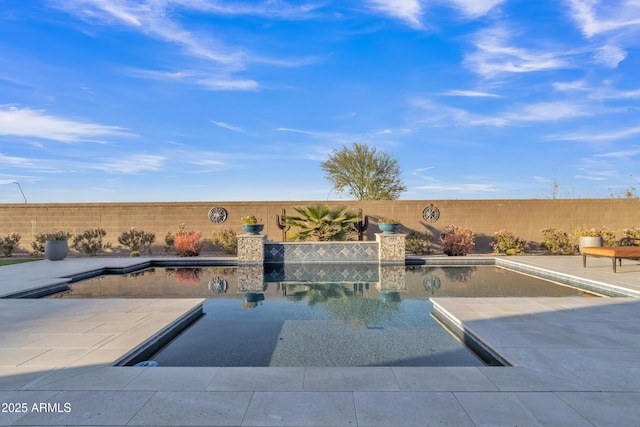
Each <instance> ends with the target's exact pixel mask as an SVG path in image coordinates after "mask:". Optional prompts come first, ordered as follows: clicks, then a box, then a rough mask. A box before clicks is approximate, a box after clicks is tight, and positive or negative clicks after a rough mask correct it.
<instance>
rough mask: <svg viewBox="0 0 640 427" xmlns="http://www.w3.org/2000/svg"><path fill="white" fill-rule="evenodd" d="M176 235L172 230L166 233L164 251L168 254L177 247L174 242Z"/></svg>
mask: <svg viewBox="0 0 640 427" xmlns="http://www.w3.org/2000/svg"><path fill="white" fill-rule="evenodd" d="M175 240H176V236H174V235H173V234H172V233H171V231H167V234H165V235H164V253H165V254H168V253H171V252H173V251H174V250H175V249H174V247H173V244H174V243H175Z"/></svg>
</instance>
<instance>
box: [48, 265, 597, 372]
mask: <svg viewBox="0 0 640 427" xmlns="http://www.w3.org/2000/svg"><path fill="white" fill-rule="evenodd" d="M443 296H450V297H488V296H492V297H496V296H499V297H524V296H527V297H536V296H552V297H561V296H562V297H566V296H576V297H579V296H591V295H589V294H586V293H585V292H583V291H580V290H578V289H575V288H571V287H567V286H562V285H558V284H555V283H552V282H549V281H545V280H541V279H537V278H533V277H530V276H525V275H521V274H518V273H515V272H512V271H509V270H505V269H502V268H498V267H494V266H477V267H404V266H401V267H379V266H374V267H373V268H372V266H353V265H351V266H341V265H338V266H336V265H332V266H328V265H316V266H297V267H291V266H287V267H285V268H284V269H283V268H270V267H267V268H266V269H263V268H262V267H260V268H258V269H257V270H256V268H254V267H249V268H243V267H200V268H151V269H147V270H144V271H140V272H138V273H133V274H129V275H126V276H102V277H100V278H95V279H90V280H86V281H83V282H78V283H75V284H72V285H71V286H70V289H69V291H67V292H64V293H62V294H57V295H55V296H53V297H59V298H206V301H205V302H204V304H203V310H204V313H205V314H204V316H203V317H201V318H200V319H199V320H198V321H197V322H195V323H194V324H193V325H192V326H190V327H189V328H188V329H186V330H185V331H184V332H183V333H182V334H181V335H179V336H178V337H177V338H176V339H174V340H173V341H172V342H171V343H169V344H168V345H167V346H165V347H164V348H163V349H162V350H161V351H159V352H158V353H157V354H156V355H154V356H153V357H152V359H153V360H155V361H156V362H158V364H159V365H160V366H305V367H311V366H481V365H484V363H483V362H482V361H481V360H480V359H478V358H477V357H476V356H475V354H474V353H473V352H472V351H470V350H469V349H467V348H466V347H465V346H464V345H463V344H461V343H460V342H458V341H457V340H456V339H455V338H454V337H453V336H452V335H451V334H449V333H448V332H447V331H446V330H445V329H444V328H443V327H442V326H441V325H440V324H439V323H438V322H436V321H435V320H434V319H433V318H432V317H431V315H430V313H431V312H432V309H433V307H432V305H431V302H430V301H429V298H430V297H443Z"/></svg>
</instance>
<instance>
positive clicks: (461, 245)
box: [440, 225, 475, 256]
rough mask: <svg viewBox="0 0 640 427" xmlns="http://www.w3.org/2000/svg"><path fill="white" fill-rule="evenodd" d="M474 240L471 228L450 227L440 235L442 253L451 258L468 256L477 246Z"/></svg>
mask: <svg viewBox="0 0 640 427" xmlns="http://www.w3.org/2000/svg"><path fill="white" fill-rule="evenodd" d="M474 238H475V236H474V234H473V231H472V230H471V229H470V228H466V227H457V226H455V225H449V226H447V227H446V228H445V229H444V230H443V231H442V233H441V234H440V242H441V243H442V252H444V253H445V254H447V255H449V256H460V255H467V254H469V253H471V251H472V250H473V247H474V246H475V242H474V241H473V240H474Z"/></svg>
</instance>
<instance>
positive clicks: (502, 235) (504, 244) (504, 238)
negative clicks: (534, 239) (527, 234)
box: [491, 230, 527, 255]
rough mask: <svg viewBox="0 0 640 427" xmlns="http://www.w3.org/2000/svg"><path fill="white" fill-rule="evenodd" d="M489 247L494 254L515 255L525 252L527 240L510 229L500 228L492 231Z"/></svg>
mask: <svg viewBox="0 0 640 427" xmlns="http://www.w3.org/2000/svg"><path fill="white" fill-rule="evenodd" d="M491 247H492V248H493V253H496V254H507V255H517V254H521V253H524V252H525V249H526V247H527V242H526V241H525V240H521V239H520V238H519V237H517V236H516V235H515V234H514V233H513V232H512V231H508V230H500V231H496V232H495V233H494V235H493V242H492V243H491Z"/></svg>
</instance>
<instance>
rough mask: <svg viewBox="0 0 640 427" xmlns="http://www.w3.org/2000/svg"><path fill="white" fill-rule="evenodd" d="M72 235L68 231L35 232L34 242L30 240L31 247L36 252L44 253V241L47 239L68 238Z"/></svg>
mask: <svg viewBox="0 0 640 427" xmlns="http://www.w3.org/2000/svg"><path fill="white" fill-rule="evenodd" d="M71 236H73V234H72V233H70V232H68V231H53V232H51V233H37V234H36V235H35V237H34V239H35V242H31V248H32V249H33V250H34V251H35V252H36V253H44V243H45V242H46V241H47V240H69V239H70V238H71Z"/></svg>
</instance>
